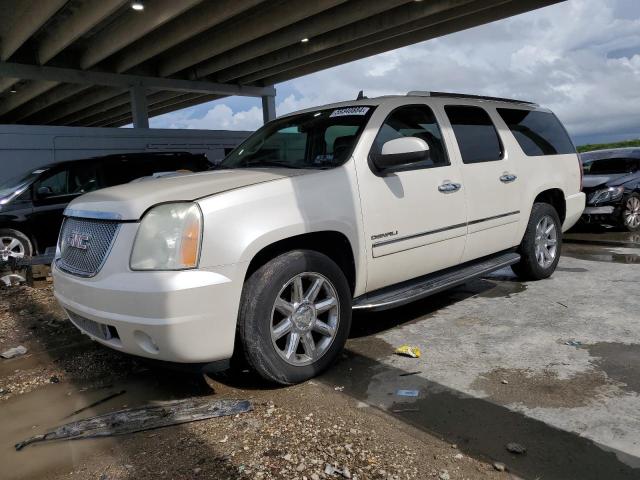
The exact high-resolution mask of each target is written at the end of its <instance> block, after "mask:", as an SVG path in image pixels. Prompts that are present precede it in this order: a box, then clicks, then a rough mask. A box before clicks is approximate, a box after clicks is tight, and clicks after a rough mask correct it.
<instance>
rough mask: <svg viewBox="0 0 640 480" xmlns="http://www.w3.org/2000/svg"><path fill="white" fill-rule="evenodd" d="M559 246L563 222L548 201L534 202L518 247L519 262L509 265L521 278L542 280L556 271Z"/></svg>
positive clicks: (560, 247)
mask: <svg viewBox="0 0 640 480" xmlns="http://www.w3.org/2000/svg"><path fill="white" fill-rule="evenodd" d="M561 249H562V223H561V222H560V217H559V216H558V212H557V211H556V209H555V208H553V207H552V206H551V205H549V204H548V203H534V204H533V208H532V209H531V216H530V217H529V223H528V225H527V230H526V231H525V233H524V237H523V238H522V243H520V246H519V247H518V253H519V254H520V257H521V258H520V261H519V262H518V263H516V264H514V265H512V266H511V269H512V270H513V272H514V273H515V274H516V275H517V276H518V277H520V278H521V279H522V280H542V279H543V278H548V277H550V276H551V274H552V273H553V272H554V271H555V269H556V266H557V265H558V261H559V260H560V253H561Z"/></svg>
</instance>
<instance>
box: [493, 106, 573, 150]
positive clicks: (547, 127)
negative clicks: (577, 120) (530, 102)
mask: <svg viewBox="0 0 640 480" xmlns="http://www.w3.org/2000/svg"><path fill="white" fill-rule="evenodd" d="M498 113H499V114H500V116H501V117H502V119H503V120H504V122H505V123H506V124H507V126H508V127H509V130H511V133H513V136H514V137H516V140H517V141H518V143H519V144H520V148H522V151H523V152H524V153H525V154H526V155H528V156H531V157H535V156H540V155H562V154H565V153H576V149H575V147H574V146H573V143H572V142H571V139H570V138H569V135H567V132H566V131H565V129H564V127H563V126H562V124H561V123H560V121H559V120H558V119H557V118H556V116H555V115H554V114H553V113H549V112H536V111H531V110H517V109H512V108H499V109H498Z"/></svg>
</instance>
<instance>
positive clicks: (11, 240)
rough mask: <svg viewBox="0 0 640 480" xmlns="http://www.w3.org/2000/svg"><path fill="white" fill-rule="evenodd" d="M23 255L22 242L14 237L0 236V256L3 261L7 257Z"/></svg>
mask: <svg viewBox="0 0 640 480" xmlns="http://www.w3.org/2000/svg"><path fill="white" fill-rule="evenodd" d="M24 255H25V248H24V244H23V243H22V242H21V241H20V240H18V239H17V238H15V237H9V236H4V237H0V257H1V258H2V260H3V261H4V262H6V261H8V260H9V258H23V257H24Z"/></svg>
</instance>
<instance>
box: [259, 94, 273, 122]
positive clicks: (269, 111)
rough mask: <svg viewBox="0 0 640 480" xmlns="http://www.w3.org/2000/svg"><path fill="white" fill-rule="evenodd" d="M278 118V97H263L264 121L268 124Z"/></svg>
mask: <svg viewBox="0 0 640 480" xmlns="http://www.w3.org/2000/svg"><path fill="white" fill-rule="evenodd" d="M275 118H276V97H275V95H265V96H264V97H262V120H263V121H264V123H267V122H269V121H271V120H275Z"/></svg>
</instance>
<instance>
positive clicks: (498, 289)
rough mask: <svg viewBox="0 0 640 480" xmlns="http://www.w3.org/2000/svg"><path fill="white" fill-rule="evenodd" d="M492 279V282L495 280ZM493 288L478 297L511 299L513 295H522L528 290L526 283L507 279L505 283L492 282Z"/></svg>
mask: <svg viewBox="0 0 640 480" xmlns="http://www.w3.org/2000/svg"><path fill="white" fill-rule="evenodd" d="M494 279H495V277H492V278H491V280H494ZM491 283H492V284H493V287H492V288H489V289H487V290H485V291H484V292H482V293H479V294H478V295H477V296H478V297H482V298H511V296H512V295H516V294H518V293H522V292H524V291H525V290H526V289H527V286H526V285H525V284H524V283H521V282H516V281H513V279H510V278H509V279H505V281H498V282H491Z"/></svg>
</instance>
